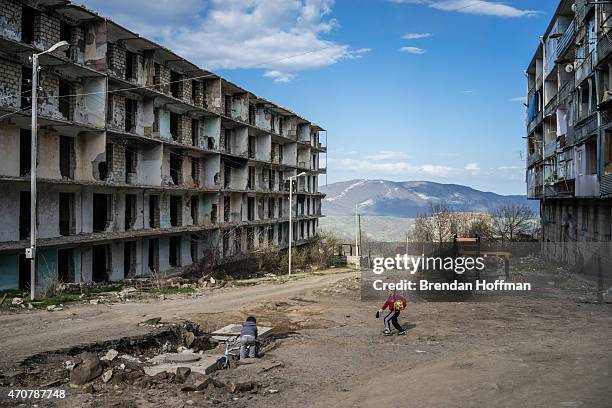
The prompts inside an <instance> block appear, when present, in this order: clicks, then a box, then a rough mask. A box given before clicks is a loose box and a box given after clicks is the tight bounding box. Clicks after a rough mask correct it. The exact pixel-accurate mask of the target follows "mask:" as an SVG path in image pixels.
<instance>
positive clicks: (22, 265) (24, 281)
mask: <svg viewBox="0 0 612 408" xmlns="http://www.w3.org/2000/svg"><path fill="white" fill-rule="evenodd" d="M31 264H32V261H31V260H29V259H28V258H26V257H25V254H19V289H20V290H28V289H30V268H31Z"/></svg>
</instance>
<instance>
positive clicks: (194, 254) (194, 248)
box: [190, 234, 198, 262]
mask: <svg viewBox="0 0 612 408" xmlns="http://www.w3.org/2000/svg"><path fill="white" fill-rule="evenodd" d="M190 244H191V251H190V252H191V260H192V262H195V261H197V260H198V236H197V235H195V234H191V241H190Z"/></svg>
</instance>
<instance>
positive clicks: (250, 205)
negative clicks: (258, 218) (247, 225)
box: [247, 197, 255, 221]
mask: <svg viewBox="0 0 612 408" xmlns="http://www.w3.org/2000/svg"><path fill="white" fill-rule="evenodd" d="M247 219H248V220H249V221H253V220H255V197H249V198H248V199H247Z"/></svg>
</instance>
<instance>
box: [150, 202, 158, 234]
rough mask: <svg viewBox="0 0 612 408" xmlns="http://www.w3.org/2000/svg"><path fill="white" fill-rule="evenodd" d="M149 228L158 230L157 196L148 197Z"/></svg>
mask: <svg viewBox="0 0 612 408" xmlns="http://www.w3.org/2000/svg"><path fill="white" fill-rule="evenodd" d="M149 227H150V228H159V196H158V195H151V196H149Z"/></svg>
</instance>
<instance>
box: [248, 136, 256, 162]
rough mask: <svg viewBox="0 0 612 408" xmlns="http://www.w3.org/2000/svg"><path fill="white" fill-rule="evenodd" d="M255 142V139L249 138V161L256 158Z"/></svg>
mask: <svg viewBox="0 0 612 408" xmlns="http://www.w3.org/2000/svg"><path fill="white" fill-rule="evenodd" d="M255 142H256V139H255V137H254V136H249V159H254V158H255Z"/></svg>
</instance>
